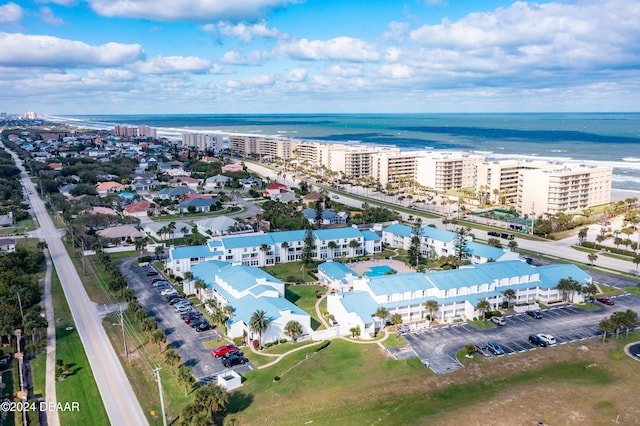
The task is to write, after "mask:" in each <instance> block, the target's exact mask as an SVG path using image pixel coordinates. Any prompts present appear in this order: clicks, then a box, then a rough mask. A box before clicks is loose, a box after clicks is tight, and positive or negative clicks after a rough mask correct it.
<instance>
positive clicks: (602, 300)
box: [596, 297, 616, 306]
mask: <svg viewBox="0 0 640 426" xmlns="http://www.w3.org/2000/svg"><path fill="white" fill-rule="evenodd" d="M596 300H597V301H598V302H600V303H603V304H605V305H609V306H613V305H615V304H616V302H614V301H613V300H611V299H609V298H608V297H598V298H597V299H596Z"/></svg>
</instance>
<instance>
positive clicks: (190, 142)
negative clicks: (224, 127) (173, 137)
mask: <svg viewBox="0 0 640 426" xmlns="http://www.w3.org/2000/svg"><path fill="white" fill-rule="evenodd" d="M222 142H223V140H222V135H210V134H203V133H184V134H183V135H182V146H191V147H196V148H198V150H199V151H207V150H214V151H216V152H218V151H221V150H222Z"/></svg>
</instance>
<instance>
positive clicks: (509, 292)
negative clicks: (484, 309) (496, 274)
mask: <svg viewBox="0 0 640 426" xmlns="http://www.w3.org/2000/svg"><path fill="white" fill-rule="evenodd" d="M502 296H504V298H505V299H507V307H508V306H509V305H511V301H512V300H513V299H515V298H516V291H515V290H514V289H512V288H508V289H506V290H505V291H503V292H502Z"/></svg>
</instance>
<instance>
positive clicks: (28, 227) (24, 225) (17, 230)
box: [0, 218, 36, 235]
mask: <svg viewBox="0 0 640 426" xmlns="http://www.w3.org/2000/svg"><path fill="white" fill-rule="evenodd" d="M34 229H36V225H35V223H34V222H33V219H31V218H29V219H25V220H21V221H19V222H17V223H16V226H12V227H10V228H2V229H0V235H11V234H26V233H27V232H29V231H33V230H34Z"/></svg>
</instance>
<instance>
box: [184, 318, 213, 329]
mask: <svg viewBox="0 0 640 426" xmlns="http://www.w3.org/2000/svg"><path fill="white" fill-rule="evenodd" d="M205 322H209V321H207V319H206V318H194V319H192V320H191V321H189V326H190V327H191V328H196V327H197V326H199V325H200V324H203V323H205Z"/></svg>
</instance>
